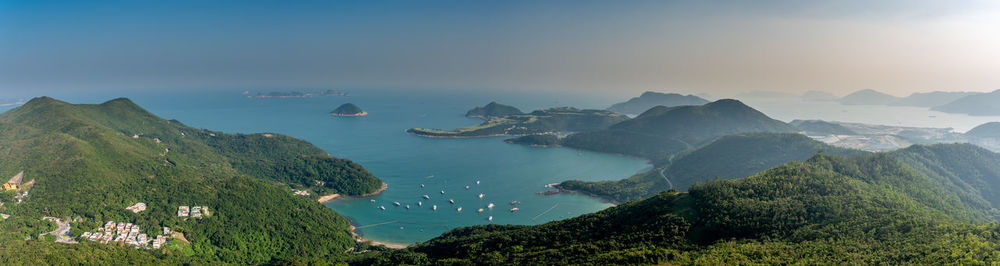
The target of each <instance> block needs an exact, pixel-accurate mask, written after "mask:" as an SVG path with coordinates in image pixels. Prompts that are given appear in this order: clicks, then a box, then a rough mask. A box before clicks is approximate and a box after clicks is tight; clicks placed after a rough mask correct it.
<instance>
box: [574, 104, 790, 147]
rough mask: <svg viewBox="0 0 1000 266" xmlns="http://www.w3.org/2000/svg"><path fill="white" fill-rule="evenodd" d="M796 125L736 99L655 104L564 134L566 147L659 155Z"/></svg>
mask: <svg viewBox="0 0 1000 266" xmlns="http://www.w3.org/2000/svg"><path fill="white" fill-rule="evenodd" d="M796 131H797V130H796V129H795V128H794V127H792V126H789V125H788V124H785V123H783V122H781V121H778V120H774V119H771V118H770V117H767V115H764V114H763V113H761V112H759V111H757V110H754V109H753V108H750V107H749V106H746V105H745V104H743V103H742V102H740V101H737V100H729V99H726V100H719V101H715V102H712V103H708V104H705V105H701V106H680V107H664V106H657V107H654V108H652V109H649V111H646V112H645V113H642V114H641V115H639V116H638V117H636V118H634V119H631V120H628V121H624V122H621V123H618V124H615V125H613V126H611V127H609V128H608V129H606V130H600V131H594V132H583V133H577V134H573V135H570V136H568V137H566V138H565V139H563V141H562V144H563V145H564V146H568V147H573V148H579V149H586V150H594V151H602V152H610V153H619V154H627V155H634V156H639V157H644V158H649V159H652V160H663V159H666V158H668V157H669V156H670V155H671V154H675V153H678V152H681V151H684V150H687V149H691V148H694V147H697V146H700V145H703V144H706V143H708V142H711V141H713V140H715V139H716V138H718V137H721V136H725V135H731V134H738V133H753V132H778V133H792V132H796Z"/></svg>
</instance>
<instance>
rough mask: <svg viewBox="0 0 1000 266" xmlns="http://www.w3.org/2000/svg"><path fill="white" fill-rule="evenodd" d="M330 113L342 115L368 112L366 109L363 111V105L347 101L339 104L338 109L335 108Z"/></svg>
mask: <svg viewBox="0 0 1000 266" xmlns="http://www.w3.org/2000/svg"><path fill="white" fill-rule="evenodd" d="M330 114H331V115H341V116H358V115H363V114H367V113H365V111H362V110H361V107H358V106H357V105H354V104H353V103H345V104H341V105H340V106H338V107H337V109H333V111H332V112H330Z"/></svg>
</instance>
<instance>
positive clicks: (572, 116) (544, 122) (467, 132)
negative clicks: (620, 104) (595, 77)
mask: <svg viewBox="0 0 1000 266" xmlns="http://www.w3.org/2000/svg"><path fill="white" fill-rule="evenodd" d="M475 110H476V109H473V111H475ZM470 112H472V111H470ZM625 120H628V117H626V116H624V115H621V114H616V113H614V112H610V111H604V110H581V109H576V108H573V107H557V108H550V109H545V110H538V111H534V112H531V113H528V114H512V115H504V116H498V117H490V118H489V119H488V120H486V121H485V122H483V123H482V124H479V125H475V126H469V127H464V128H459V129H452V130H440V129H427V128H411V129H407V130H406V132H407V133H409V134H413V135H417V136H421V137H432V138H474V137H495V136H524V135H531V134H551V133H555V132H585V131H594V130H601V129H605V128H607V127H608V126H611V125H613V124H616V123H619V122H622V121H625Z"/></svg>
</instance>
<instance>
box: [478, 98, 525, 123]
mask: <svg viewBox="0 0 1000 266" xmlns="http://www.w3.org/2000/svg"><path fill="white" fill-rule="evenodd" d="M520 114H524V113H523V112H521V110H520V109H517V107H513V106H510V105H503V104H499V103H497V102H490V103H488V104H486V105H485V106H479V107H476V108H472V110H469V111H468V112H466V113H465V117H469V118H480V119H483V120H490V119H491V118H496V117H504V116H509V115H520Z"/></svg>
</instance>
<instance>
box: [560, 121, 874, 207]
mask: <svg viewBox="0 0 1000 266" xmlns="http://www.w3.org/2000/svg"><path fill="white" fill-rule="evenodd" d="M821 151H822V152H825V153H826V154H835V155H844V156H851V155H858V154H863V153H864V152H862V151H856V150H849V149H843V148H838V147H833V146H830V145H826V144H823V143H822V142H818V141H815V140H812V139H810V138H809V137H806V136H804V135H800V134H790V133H748V134H738V135H730V136H725V137H722V138H719V139H718V140H716V141H714V142H712V143H711V144H708V145H705V146H704V147H701V148H698V149H696V150H693V151H690V152H686V153H683V154H680V155H678V156H676V157H675V158H674V159H673V160H670V163H669V164H667V165H666V166H664V167H662V168H658V169H653V170H650V171H647V172H643V173H640V174H637V175H634V176H632V177H629V178H626V179H623V180H616V181H598V182H586V181H575V180H574V181H566V182H563V183H561V184H560V185H559V186H560V188H563V189H569V190H576V191H583V192H587V193H590V194H594V195H599V196H603V197H607V198H610V199H613V200H615V201H618V202H626V201H631V200H637V199H642V198H646V197H650V196H653V195H656V194H658V193H660V192H663V191H667V190H669V189H676V190H679V191H686V190H687V189H688V188H690V187H691V186H692V185H694V184H695V183H699V182H700V183H704V182H706V181H709V180H715V179H733V178H741V177H746V176H750V175H753V174H755V173H758V172H761V171H764V170H767V169H769V168H772V167H776V166H779V165H782V164H785V163H789V162H792V161H802V160H806V159H809V158H810V157H812V156H813V155H815V154H816V153H817V152H821ZM668 179H669V180H670V181H669V182H668V181H667V180H668Z"/></svg>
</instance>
